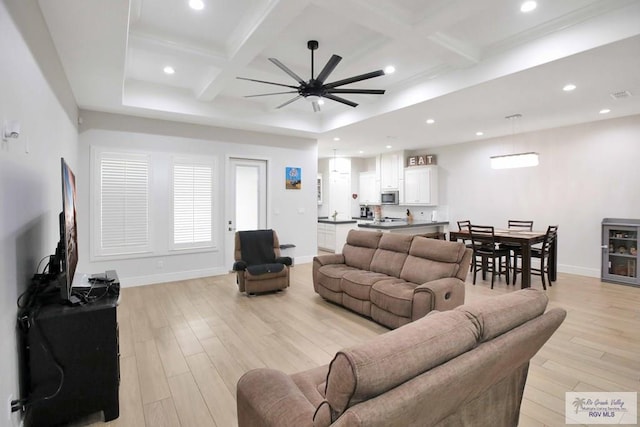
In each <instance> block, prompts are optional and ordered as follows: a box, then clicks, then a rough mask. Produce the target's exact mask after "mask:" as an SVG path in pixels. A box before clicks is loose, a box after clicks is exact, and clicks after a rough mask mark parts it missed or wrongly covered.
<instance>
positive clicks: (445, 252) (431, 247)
mask: <svg viewBox="0 0 640 427" xmlns="http://www.w3.org/2000/svg"><path fill="white" fill-rule="evenodd" d="M466 250H467V247H466V246H465V245H464V243H462V242H447V241H443V240H436V239H429V238H426V237H420V236H416V237H414V238H413V240H412V241H411V248H410V249H409V255H413V256H417V257H420V258H427V259H431V260H434V261H440V262H446V263H453V264H458V263H460V261H462V258H463V257H464V253H465V251H466Z"/></svg>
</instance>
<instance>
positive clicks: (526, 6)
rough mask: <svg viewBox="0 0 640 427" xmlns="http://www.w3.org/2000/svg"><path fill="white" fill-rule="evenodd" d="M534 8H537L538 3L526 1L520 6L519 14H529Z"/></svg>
mask: <svg viewBox="0 0 640 427" xmlns="http://www.w3.org/2000/svg"><path fill="white" fill-rule="evenodd" d="M536 7H538V3H536V2H535V1H526V2H524V3H522V4H521V5H520V12H524V13H527V12H531V11H532V10H534V9H535V8H536Z"/></svg>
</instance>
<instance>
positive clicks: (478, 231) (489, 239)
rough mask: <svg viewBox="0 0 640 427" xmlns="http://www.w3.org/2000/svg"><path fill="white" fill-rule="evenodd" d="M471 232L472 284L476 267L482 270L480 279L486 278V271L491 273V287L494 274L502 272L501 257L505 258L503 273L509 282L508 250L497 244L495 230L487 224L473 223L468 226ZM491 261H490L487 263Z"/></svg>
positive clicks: (476, 270) (474, 282)
mask: <svg viewBox="0 0 640 427" xmlns="http://www.w3.org/2000/svg"><path fill="white" fill-rule="evenodd" d="M469 233H470V234H471V243H472V245H473V262H472V263H471V264H472V267H473V284H474V285H475V284H476V275H477V273H478V268H480V269H481V270H482V280H485V279H486V273H487V272H489V273H491V289H493V282H494V281H495V277H496V276H500V275H501V274H503V272H502V265H503V264H502V259H503V258H504V259H505V263H506V269H505V270H504V274H505V276H506V279H507V285H508V284H509V270H510V269H511V268H510V267H511V265H510V260H509V250H508V249H504V248H501V247H499V246H498V245H497V242H496V236H495V231H494V228H493V227H492V226H489V225H473V224H471V225H470V226H469ZM496 260H498V262H497V263H496ZM489 261H491V263H489Z"/></svg>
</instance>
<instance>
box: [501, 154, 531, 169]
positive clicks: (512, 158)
mask: <svg viewBox="0 0 640 427" xmlns="http://www.w3.org/2000/svg"><path fill="white" fill-rule="evenodd" d="M538 156H539V155H538V153H534V152H529V153H518V154H507V155H505V156H492V157H490V159H491V169H510V168H527V167H531V166H538Z"/></svg>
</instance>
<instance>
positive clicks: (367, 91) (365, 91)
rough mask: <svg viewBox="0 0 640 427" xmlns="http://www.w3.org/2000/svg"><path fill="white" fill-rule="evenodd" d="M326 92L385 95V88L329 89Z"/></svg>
mask: <svg viewBox="0 0 640 427" xmlns="http://www.w3.org/2000/svg"><path fill="white" fill-rule="evenodd" d="M326 93H363V94H366V95H384V89H327V91H326Z"/></svg>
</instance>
